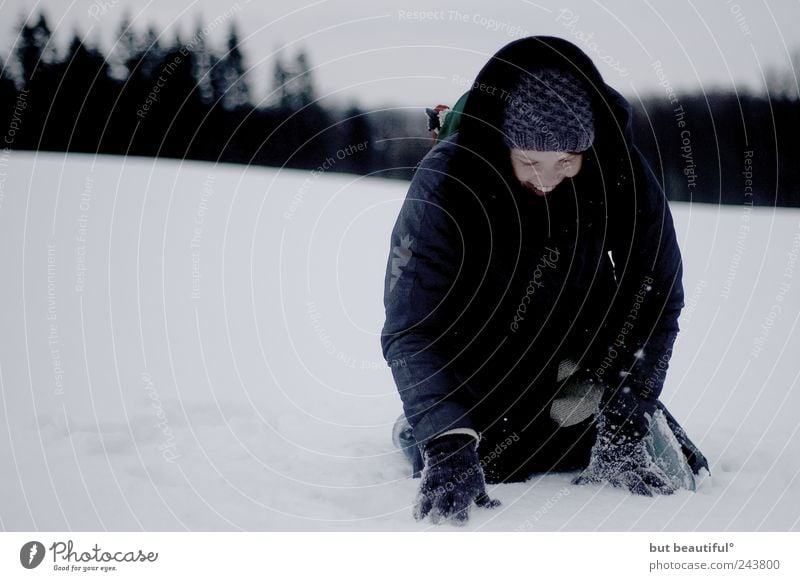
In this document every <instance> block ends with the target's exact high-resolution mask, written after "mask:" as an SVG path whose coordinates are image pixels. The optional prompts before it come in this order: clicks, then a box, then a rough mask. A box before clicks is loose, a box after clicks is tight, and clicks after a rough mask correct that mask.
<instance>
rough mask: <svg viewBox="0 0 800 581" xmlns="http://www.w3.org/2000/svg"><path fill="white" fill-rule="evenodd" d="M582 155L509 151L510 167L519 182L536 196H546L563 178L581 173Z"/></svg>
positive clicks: (522, 150)
mask: <svg viewBox="0 0 800 581" xmlns="http://www.w3.org/2000/svg"><path fill="white" fill-rule="evenodd" d="M581 163H583V154H581V153H570V152H565V151H531V150H527V149H512V150H511V166H512V167H513V168H514V175H515V176H516V178H517V179H518V180H519V182H520V183H521V184H522V185H523V186H525V187H526V188H528V189H529V190H531V191H532V192H533V193H534V194H536V195H537V196H546V195H547V194H548V193H550V192H551V191H552V190H553V188H555V187H556V186H557V185H558V184H560V183H561V182H562V181H563V180H564V178H573V177H575V176H576V175H578V172H579V171H581Z"/></svg>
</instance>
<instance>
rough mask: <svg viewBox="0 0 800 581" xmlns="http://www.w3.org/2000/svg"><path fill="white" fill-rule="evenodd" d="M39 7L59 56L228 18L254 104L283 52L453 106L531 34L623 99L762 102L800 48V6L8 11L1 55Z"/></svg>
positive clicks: (275, 1) (172, 3) (23, 6)
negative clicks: (554, 40) (716, 96)
mask: <svg viewBox="0 0 800 581" xmlns="http://www.w3.org/2000/svg"><path fill="white" fill-rule="evenodd" d="M40 8H41V9H44V10H45V12H46V14H47V15H48V16H49V19H50V25H51V27H52V28H53V29H54V30H55V32H56V38H57V40H58V41H59V46H63V45H64V43H65V41H66V39H67V38H68V36H69V35H71V33H72V32H73V31H74V30H76V29H77V30H79V31H81V32H82V33H86V34H88V37H89V39H90V40H94V41H95V42H99V43H100V44H101V46H102V47H103V48H104V49H108V48H110V46H111V45H112V44H113V42H114V41H115V38H114V36H115V33H116V31H117V26H118V24H119V21H120V19H121V17H122V15H123V14H124V13H125V12H126V11H127V12H128V13H129V14H130V16H131V18H132V20H133V21H134V25H135V26H136V27H137V28H139V29H144V28H145V27H146V26H147V25H149V24H155V25H156V26H157V27H158V28H159V29H162V30H163V31H164V32H165V34H166V35H167V38H170V39H171V38H172V37H173V36H174V31H175V27H177V29H178V30H180V31H182V32H183V34H184V36H185V37H188V35H189V32H190V31H192V30H193V28H194V23H195V22H196V21H197V18H198V17H202V19H203V21H204V22H206V23H211V22H213V21H216V22H217V26H216V27H215V28H214V30H212V31H211V32H210V34H209V41H210V43H211V44H215V45H217V46H220V45H221V42H222V40H223V38H224V30H226V29H227V25H228V23H229V22H230V20H231V19H232V18H233V19H235V20H236V22H237V23H238V25H239V30H240V32H241V37H242V41H243V50H244V51H245V54H246V56H247V59H248V60H247V65H248V66H249V67H251V72H250V75H249V77H250V79H251V83H252V84H253V86H254V88H255V94H256V97H257V98H263V97H264V96H265V93H266V89H267V86H268V82H269V77H270V74H271V68H272V63H273V59H274V53H275V51H276V50H277V49H278V48H281V47H283V50H284V51H285V53H286V54H287V55H289V56H293V55H294V54H295V52H296V50H297V48H298V47H300V46H304V47H306V48H307V51H308V53H309V56H310V62H311V64H312V65H313V66H314V67H315V72H316V80H317V88H318V92H319V93H320V94H323V95H331V97H330V98H333V99H335V100H336V101H338V102H348V101H350V100H352V99H355V100H357V101H358V103H359V104H361V105H362V106H366V107H378V106H381V105H389V106H413V107H418V106H424V105H430V104H432V103H434V102H441V103H447V104H452V103H453V102H454V101H455V100H456V99H457V98H458V96H459V95H460V94H461V93H462V92H463V91H464V90H465V89H466V87H467V85H468V84H469V83H471V81H472V80H473V79H474V77H475V75H476V73H477V72H478V70H479V69H480V67H481V66H482V65H483V64H484V63H485V61H486V60H487V58H488V57H489V56H490V55H491V54H493V53H494V52H495V51H497V50H498V49H499V48H500V47H501V46H503V45H504V44H506V43H508V42H510V41H511V40H514V39H516V38H519V37H521V36H527V35H536V34H547V35H554V36H561V37H563V38H567V39H570V40H572V41H573V42H575V44H577V45H578V46H580V47H581V48H583V49H584V50H585V51H586V52H587V53H588V54H590V55H591V56H592V57H593V59H594V61H595V62H596V63H597V64H598V66H599V68H600V70H601V72H602V73H603V75H604V77H605V78H606V80H607V82H609V83H610V84H612V85H613V86H615V87H616V88H617V89H619V90H620V91H621V92H623V93H624V94H626V95H629V96H635V95H636V94H639V95H643V94H651V93H657V92H662V93H663V89H662V88H661V87H660V86H659V80H660V79H661V80H665V81H666V82H668V83H669V84H670V85H671V86H672V87H673V88H675V89H676V90H677V91H679V92H680V91H684V90H695V89H697V88H698V87H702V88H704V89H706V90H710V89H715V88H731V87H732V86H733V85H734V84H736V85H737V86H739V87H740V88H743V89H747V90H751V91H760V90H761V88H762V86H763V82H762V74H763V71H764V69H766V68H768V67H781V68H786V69H788V68H789V66H790V64H789V63H790V60H789V58H790V55H791V54H792V53H793V52H795V51H797V50H798V48H800V30H798V24H800V2H799V1H798V0H779V1H770V2H767V1H765V0H759V1H756V0H752V1H749V0H737V1H734V0H694V1H690V0H669V1H655V0H644V1H632V0H627V1H625V0H607V1H603V2H599V1H590V0H583V1H573V2H550V1H547V0H540V1H536V2H533V1H529V0H494V1H491V2H486V1H485V0H483V1H479V0H456V1H449V0H427V1H418V0H413V1H408V2H406V1H399V2H387V1H372V2H363V1H362V2H357V1H355V0H318V1H316V2H307V1H304V0H299V1H298V0H293V1H291V2H289V1H287V0H238V1H231V0H195V1H188V0H157V1H155V0H150V1H139V2H134V1H131V0H91V1H90V0H72V1H70V0H40V1H37V0H0V15H1V16H2V18H0V23H2V24H0V55H5V54H7V53H8V52H9V50H10V49H11V47H12V45H13V42H14V37H15V31H14V26H15V24H16V23H17V22H19V20H20V19H21V18H23V17H24V16H25V15H28V14H35V13H38V10H39V9H40ZM656 61H660V63H661V66H660V68H659V67H656V66H654V63H655V62H656ZM659 75H660V76H659Z"/></svg>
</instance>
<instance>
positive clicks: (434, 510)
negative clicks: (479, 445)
mask: <svg viewBox="0 0 800 581" xmlns="http://www.w3.org/2000/svg"><path fill="white" fill-rule="evenodd" d="M423 459H424V461H425V467H424V468H423V470H422V482H421V484H420V487H419V493H418V494H417V498H416V502H415V503H414V519H415V520H418V521H419V520H422V519H424V518H425V516H426V515H428V514H430V517H431V521H432V522H433V523H434V524H439V523H440V522H442V521H443V520H444V519H447V518H451V519H452V521H453V523H454V524H456V525H459V526H462V525H464V524H466V522H467V520H468V519H469V509H470V506H471V505H472V502H473V501H474V502H475V504H477V505H478V506H482V507H485V508H495V507H497V506H500V501H499V500H492V499H490V498H489V497H488V496H487V495H486V483H485V481H484V478H483V469H482V468H481V466H480V462H479V460H478V454H477V451H476V445H475V438H473V437H472V436H468V435H465V434H451V435H447V436H441V437H439V438H434V439H433V440H431V441H430V442H428V445H427V446H426V447H425V451H424V453H423Z"/></svg>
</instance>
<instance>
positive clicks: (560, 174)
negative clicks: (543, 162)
mask: <svg viewBox="0 0 800 581" xmlns="http://www.w3.org/2000/svg"><path fill="white" fill-rule="evenodd" d="M564 175H565V174H564V168H563V166H562V165H561V164H558V165H553V166H550V167H547V168H545V169H542V170H539V172H538V175H537V176H536V177H537V178H538V181H539V182H541V185H543V186H545V187H550V186H555V185H557V184H559V183H560V182H561V180H563V179H564Z"/></svg>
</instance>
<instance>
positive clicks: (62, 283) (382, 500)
mask: <svg viewBox="0 0 800 581" xmlns="http://www.w3.org/2000/svg"><path fill="white" fill-rule="evenodd" d="M406 188H407V184H404V183H402V182H397V181H389V180H382V179H378V178H367V177H357V176H347V175H341V174H340V175H333V174H324V173H318V174H315V175H312V174H310V173H309V172H299V171H278V170H276V169H265V168H244V167H242V166H215V165H213V164H204V163H196V162H183V163H182V162H179V161H158V162H153V161H152V160H149V159H141V158H127V159H124V158H114V157H94V156H90V155H81V154H68V155H64V154H51V153H40V154H34V153H20V152H11V153H10V157H8V159H6V160H5V165H4V166H0V236H2V239H1V240H2V244H0V271H2V273H3V284H2V285H0V303H2V304H3V305H4V308H3V309H2V311H0V317H2V319H0V395H1V396H2V398H1V399H0V418H1V419H0V466H2V470H0V528H2V529H5V530H31V529H37V530H51V531H53V530H67V529H72V530H104V529H107V530H130V531H135V530H148V531H162V530H184V529H189V530H240V529H245V530H427V529H436V530H442V529H440V528H437V527H435V526H433V525H431V524H430V523H429V522H427V521H425V522H422V523H416V522H414V521H413V519H412V518H411V501H412V499H413V497H414V495H415V492H416V490H417V487H418V485H419V480H412V479H410V478H409V471H410V468H409V466H408V465H407V464H406V462H405V460H404V458H403V457H402V456H401V455H400V453H399V452H398V451H397V450H394V449H393V448H392V445H391V442H390V432H391V427H392V424H393V422H394V420H395V418H396V417H397V415H398V414H399V413H400V410H401V408H400V400H399V397H398V396H397V393H396V389H395V386H394V384H393V381H392V377H391V374H390V371H389V369H388V367H386V365H385V363H384V361H383V358H382V356H381V352H380V345H379V333H380V328H381V325H382V323H383V304H382V287H383V275H384V267H385V261H386V258H387V255H388V251H389V241H388V237H389V232H390V230H391V227H392V225H393V223H394V220H395V217H396V215H397V211H398V209H399V207H400V204H401V203H402V200H403V198H404V196H405V193H406ZM672 208H673V213H674V216H675V219H676V225H677V229H678V236H679V240H680V244H681V247H682V250H683V255H684V260H685V278H684V284H685V288H686V298H687V306H686V308H685V310H684V313H683V315H682V318H681V325H682V333H681V334H680V336H679V338H678V341H677V343H676V351H675V354H674V357H673V359H672V364H671V368H670V373H669V375H668V378H667V383H666V386H665V389H664V394H663V399H664V401H665V402H666V404H667V405H668V407H669V408H670V410H671V411H672V412H673V413H674V414H675V415H676V417H677V418H678V419H679V420H680V421H681V422H682V423H683V424H684V426H685V427H686V429H687V430H688V432H689V434H690V436H691V437H692V438H693V439H694V440H695V441H696V442H697V443H698V444H699V446H700V447H701V449H702V450H703V451H704V452H705V453H706V455H707V456H708V458H709V461H710V462H711V467H712V472H713V479H712V482H711V485H707V486H705V487H704V488H703V489H701V491H699V492H697V493H691V492H687V491H681V492H678V493H677V494H675V495H673V496H671V497H661V498H655V499H648V498H641V497H634V496H631V495H629V494H627V493H625V492H623V491H620V490H616V489H609V488H603V487H575V486H571V485H570V483H569V482H570V478H571V477H572V475H571V474H562V475H548V476H539V477H535V478H533V479H532V480H530V481H529V482H526V483H524V484H510V485H500V486H494V487H490V488H491V489H490V494H491V495H492V496H494V497H496V498H499V499H500V500H501V501H502V502H503V506H502V507H501V508H499V509H496V510H494V511H488V510H482V509H477V508H474V509H473V510H472V516H471V519H470V522H469V525H468V526H467V527H466V528H467V529H472V530H509V531H514V530H589V531H592V530H617V531H626V530H655V531H658V530H680V531H693V530H735V531H752V530H779V531H785V530H798V529H799V528H800V526H798V523H800V478H799V475H798V473H799V472H800V454H798V452H797V450H798V448H800V436H798V426H800V422H798V421H797V416H798V410H800V390H798V388H797V387H798V370H800V365H798V359H797V357H798V355H797V354H798V353H800V333H798V330H797V322H798V315H799V314H800V308H799V307H800V296H798V293H800V288H799V287H800V266H798V264H797V262H796V261H797V258H798V252H800V212H798V211H797V210H786V209H780V210H773V209H750V208H749V207H747V206H742V207H715V206H709V205H688V204H681V203H674V204H672ZM793 354H794V355H793ZM447 529H450V527H449V526H448V527H447Z"/></svg>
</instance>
